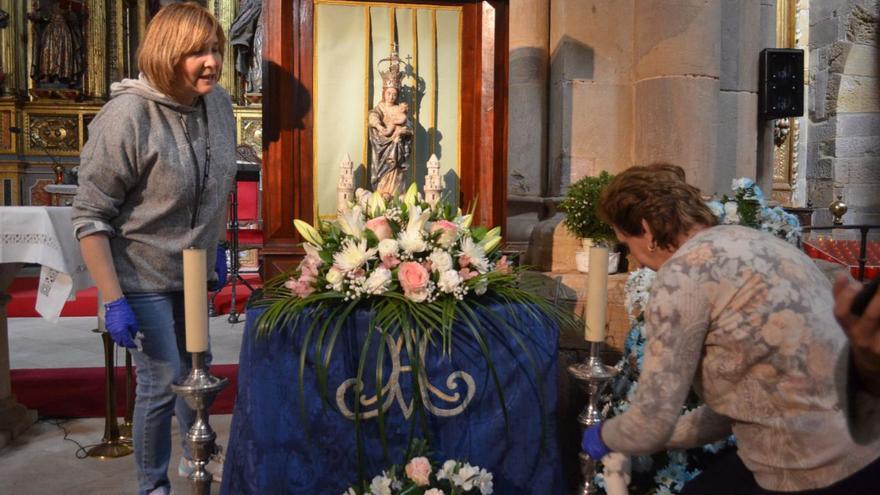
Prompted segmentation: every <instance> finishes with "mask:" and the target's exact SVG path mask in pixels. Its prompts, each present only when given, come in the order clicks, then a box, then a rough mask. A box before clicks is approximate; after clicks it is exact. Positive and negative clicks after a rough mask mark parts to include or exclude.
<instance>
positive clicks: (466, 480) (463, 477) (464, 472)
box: [451, 463, 480, 491]
mask: <svg viewBox="0 0 880 495" xmlns="http://www.w3.org/2000/svg"><path fill="white" fill-rule="evenodd" d="M479 474H480V471H479V470H478V469H476V468H475V467H473V466H471V465H470V464H467V463H465V464H464V465H463V466H461V467H460V468H458V471H456V472H455V474H453V475H452V478H451V479H452V482H453V483H455V485H456V486H458V487H460V488H461V489H462V490H464V491H469V490H472V489H473V488H474V482H475V481H476V480H477V477H478V476H479Z"/></svg>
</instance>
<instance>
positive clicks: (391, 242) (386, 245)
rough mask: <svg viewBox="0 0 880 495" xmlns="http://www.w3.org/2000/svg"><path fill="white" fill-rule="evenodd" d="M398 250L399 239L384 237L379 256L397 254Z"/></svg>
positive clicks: (380, 244) (380, 242) (380, 243)
mask: <svg viewBox="0 0 880 495" xmlns="http://www.w3.org/2000/svg"><path fill="white" fill-rule="evenodd" d="M397 250H398V246H397V240H395V239H383V240H381V241H379V257H381V258H384V257H386V256H397Z"/></svg>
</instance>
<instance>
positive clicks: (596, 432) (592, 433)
mask: <svg viewBox="0 0 880 495" xmlns="http://www.w3.org/2000/svg"><path fill="white" fill-rule="evenodd" d="M581 448H582V449H583V450H584V452H586V453H587V455H588V456H590V458H591V459H593V460H596V461H598V460H601V459H602V458H603V457H605V455H606V454H608V453H609V452H611V449H609V448H608V446H607V445H605V442H603V441H602V423H601V422H600V423H599V424H596V425H593V426H591V427H589V428H587V431H585V432H584V437H583V439H581Z"/></svg>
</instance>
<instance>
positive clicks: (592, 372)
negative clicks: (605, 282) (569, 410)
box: [568, 342, 617, 495]
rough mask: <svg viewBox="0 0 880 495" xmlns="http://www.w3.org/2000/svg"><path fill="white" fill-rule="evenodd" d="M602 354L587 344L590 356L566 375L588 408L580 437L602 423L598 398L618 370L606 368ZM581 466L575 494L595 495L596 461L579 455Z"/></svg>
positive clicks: (580, 417)
mask: <svg viewBox="0 0 880 495" xmlns="http://www.w3.org/2000/svg"><path fill="white" fill-rule="evenodd" d="M601 350H602V343H601V342H590V356H589V357H588V358H587V360H586V362H583V363H578V364H573V365H571V366H569V367H568V372H569V373H571V375H572V376H573V377H574V378H575V379H576V380H577V381H578V382H579V383H580V385H581V388H582V389H583V390H584V391H585V392H586V393H587V405H586V407H584V410H583V411H581V413H580V414H579V415H578V423H580V425H581V433H582V434H583V432H584V431H586V429H587V428H589V427H591V426H593V425H595V424H598V423H599V422H601V421H602V419H604V418H603V415H602V408H601V407H600V406H599V397H600V396H601V395H602V391H603V390H604V389H605V386H606V385H608V382H610V381H611V380H612V379H613V378H614V377H615V376H617V369H615V368H614V367H612V366H606V365H605V364H603V363H602V359H601V358H600V357H599V354H600V351H601ZM578 458H579V460H580V465H581V475H582V476H583V478H584V482H583V484H582V485H580V486H579V487H578V489H577V491H576V493H577V494H578V495H591V494H594V493H598V488H597V487H596V484H595V483H594V482H593V478H595V476H596V463H597V462H598V461H599V459H591V458H590V456H588V455H587V454H585V453H583V452H580V453H579V455H578Z"/></svg>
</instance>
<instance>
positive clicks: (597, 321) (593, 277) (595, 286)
mask: <svg viewBox="0 0 880 495" xmlns="http://www.w3.org/2000/svg"><path fill="white" fill-rule="evenodd" d="M607 304H608V248H607V247H599V246H593V247H591V248H590V272H589V273H588V274H587V310H586V311H587V315H586V316H587V317H586V318H585V319H586V320H587V327H586V332H585V333H586V335H585V338H586V340H587V341H588V342H605V319H606V308H607Z"/></svg>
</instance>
